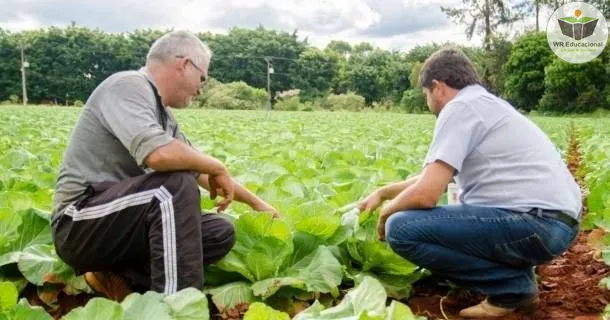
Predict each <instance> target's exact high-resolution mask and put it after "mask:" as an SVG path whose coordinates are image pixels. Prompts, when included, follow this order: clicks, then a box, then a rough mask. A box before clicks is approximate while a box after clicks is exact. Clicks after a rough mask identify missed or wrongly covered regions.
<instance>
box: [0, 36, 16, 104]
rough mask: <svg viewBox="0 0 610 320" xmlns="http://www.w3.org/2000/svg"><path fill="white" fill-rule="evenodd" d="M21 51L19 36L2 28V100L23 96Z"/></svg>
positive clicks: (0, 52)
mask: <svg viewBox="0 0 610 320" xmlns="http://www.w3.org/2000/svg"><path fill="white" fill-rule="evenodd" d="M20 67H21V52H20V49H19V43H18V39H17V36H16V35H15V34H11V33H10V32H9V31H7V30H3V29H1V28H0V102H1V101H4V100H8V99H9V97H10V96H11V95H14V96H17V95H19V96H21V72H20V69H19V68H20Z"/></svg>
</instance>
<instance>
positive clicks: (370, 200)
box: [358, 190, 383, 212]
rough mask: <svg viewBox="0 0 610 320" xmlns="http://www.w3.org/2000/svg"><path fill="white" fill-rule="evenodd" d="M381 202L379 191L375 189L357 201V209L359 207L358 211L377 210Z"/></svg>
mask: <svg viewBox="0 0 610 320" xmlns="http://www.w3.org/2000/svg"><path fill="white" fill-rule="evenodd" d="M381 202H383V198H382V197H381V192H380V191H379V190H377V191H375V192H373V193H371V194H370V195H369V196H368V197H366V198H364V200H362V201H360V202H358V209H360V212H365V211H368V212H373V211H375V210H377V208H378V207H379V205H381Z"/></svg>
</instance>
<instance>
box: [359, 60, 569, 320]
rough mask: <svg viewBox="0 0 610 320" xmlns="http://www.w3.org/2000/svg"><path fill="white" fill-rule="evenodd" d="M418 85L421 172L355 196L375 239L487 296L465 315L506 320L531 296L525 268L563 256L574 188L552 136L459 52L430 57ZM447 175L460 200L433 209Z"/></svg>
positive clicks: (533, 289) (534, 290)
mask: <svg viewBox="0 0 610 320" xmlns="http://www.w3.org/2000/svg"><path fill="white" fill-rule="evenodd" d="M419 83H420V86H421V87H422V88H423V90H424V93H425V94H426V97H427V103H428V107H429V109H430V111H432V112H433V113H434V114H435V115H436V116H437V121H436V127H435V130H434V137H433V139H432V143H431V145H430V148H429V150H428V154H427V155H426V158H425V161H424V167H423V170H422V172H421V173H420V174H419V175H417V176H415V177H413V178H411V179H409V180H407V181H403V182H398V183H395V184H391V185H388V186H385V187H382V188H380V189H378V190H377V191H375V192H374V193H372V194H371V195H369V196H368V197H367V198H366V199H364V200H363V201H362V202H361V203H360V209H361V210H375V209H376V208H377V207H379V206H380V204H381V202H382V201H384V200H390V201H389V202H387V203H386V204H385V205H384V206H383V207H382V209H381V211H380V217H379V224H378V231H379V237H380V238H381V239H383V238H384V237H385V239H387V241H388V243H389V245H390V246H391V248H392V249H393V250H394V251H396V252H397V253H398V254H399V255H401V256H402V257H404V258H405V259H407V260H410V261H411V262H413V263H415V264H418V265H420V266H422V267H425V268H427V269H429V270H431V271H432V272H433V273H435V274H437V275H440V276H442V277H445V278H447V279H449V280H452V281H453V282H455V283H456V284H458V285H462V286H465V287H468V288H472V289H474V290H476V291H480V292H482V293H484V294H487V295H488V298H487V299H486V300H484V301H483V302H481V303H480V304H478V305H476V306H473V307H470V308H467V309H464V310H462V311H461V313H460V315H461V316H464V317H468V318H479V317H486V318H487V317H505V316H507V315H508V314H509V313H513V312H515V311H516V310H517V309H520V308H525V307H529V306H531V305H532V303H533V302H535V300H536V296H537V286H536V281H535V275H534V273H533V266H535V265H537V264H541V263H545V262H548V261H549V260H551V259H553V258H554V257H556V256H558V255H560V254H561V253H563V252H564V251H565V250H566V249H567V248H568V247H569V245H570V244H571V243H572V242H573V241H574V239H575V237H576V235H577V233H578V226H579V218H580V210H581V194H580V190H579V187H578V185H577V184H576V182H575V181H574V178H573V177H572V175H571V174H570V172H569V171H568V170H567V167H566V165H565V164H564V162H563V161H562V159H561V155H560V154H559V152H558V151H557V150H556V149H555V147H554V146H553V144H552V142H551V141H550V140H549V139H548V137H547V136H546V135H545V134H544V132H542V131H541V130H540V129H539V128H538V127H537V126H536V125H535V124H534V123H533V122H531V121H530V120H529V119H527V118H526V117H524V116H522V115H521V114H520V113H519V112H517V111H516V110H515V109H514V108H513V107H512V106H511V105H510V104H508V103H507V102H506V101H504V100H502V99H500V98H498V97H496V96H494V95H492V94H490V93H489V92H488V91H486V90H485V89H484V88H483V87H482V86H481V85H480V84H479V79H478V76H477V73H476V71H475V69H474V67H473V65H472V63H471V62H470V61H469V60H468V58H467V57H466V56H464V55H463V54H462V53H461V52H459V51H457V50H454V49H443V50H440V51H438V52H436V53H435V54H433V55H432V56H431V57H430V58H429V59H428V60H427V61H426V62H425V63H424V66H423V68H422V71H421V74H420V79H419ZM454 178H455V181H456V182H457V184H458V186H459V187H460V189H461V196H460V200H461V202H462V204H459V205H448V206H436V205H437V203H438V201H439V199H440V197H441V194H442V193H443V192H444V191H445V190H446V188H447V185H448V184H449V182H451V181H452V180H453V179H454Z"/></svg>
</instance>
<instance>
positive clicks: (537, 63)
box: [503, 32, 554, 111]
mask: <svg viewBox="0 0 610 320" xmlns="http://www.w3.org/2000/svg"><path fill="white" fill-rule="evenodd" d="M553 57H554V54H553V52H552V51H551V49H550V48H549V46H548V43H547V39H546V34H545V33H543V32H530V33H528V34H525V35H523V36H522V37H520V38H519V39H517V41H515V43H514V45H513V49H512V51H511V54H510V56H509V58H508V61H507V63H506V64H505V65H504V68H503V71H504V75H505V76H504V96H505V97H506V98H507V99H508V100H509V101H511V102H512V103H513V104H514V105H515V106H516V107H517V108H519V109H522V110H525V111H530V110H532V109H534V108H535V107H536V105H537V104H538V101H539V100H540V98H541V97H542V95H543V94H544V79H545V73H544V68H545V67H546V66H547V65H549V64H550V63H551V62H552V60H553Z"/></svg>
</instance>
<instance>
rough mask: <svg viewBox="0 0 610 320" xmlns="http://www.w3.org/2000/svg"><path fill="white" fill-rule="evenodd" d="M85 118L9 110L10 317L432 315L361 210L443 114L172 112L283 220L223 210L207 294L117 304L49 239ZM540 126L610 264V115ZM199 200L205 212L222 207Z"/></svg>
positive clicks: (5, 290) (0, 203) (4, 211)
mask: <svg viewBox="0 0 610 320" xmlns="http://www.w3.org/2000/svg"><path fill="white" fill-rule="evenodd" d="M79 111H80V109H77V108H55V107H28V108H22V107H2V108H0V278H1V279H0V319H32V320H33V319H53V318H60V317H63V318H64V319H71V320H76V319H87V320H89V319H146V320H152V319H241V318H244V319H299V320H313V319H420V318H422V319H423V318H425V317H426V316H429V314H428V315H426V313H425V312H420V311H421V310H415V309H414V308H410V307H409V298H410V297H411V296H412V295H413V294H414V291H415V290H414V284H416V283H417V282H418V281H419V280H422V279H424V278H426V277H427V276H428V272H427V271H426V270H422V269H420V268H418V267H417V266H415V265H413V264H411V263H409V262H408V261H405V260H404V259H402V258H400V257H399V256H398V255H396V254H395V253H393V252H392V251H391V250H390V249H389V247H388V246H387V244H386V243H385V242H379V241H377V240H376V233H375V232H376V231H375V225H376V216H375V215H369V214H366V215H364V214H363V215H360V216H358V215H356V210H354V203H355V202H356V201H357V200H358V199H360V198H361V197H363V196H364V195H366V194H368V193H369V192H370V191H372V190H374V189H375V188H377V187H379V186H381V185H384V184H386V183H389V182H395V181H398V180H401V179H405V178H407V177H409V176H410V175H413V174H415V173H417V172H418V171H419V169H420V168H421V163H422V160H423V158H424V156H425V153H426V151H427V147H428V144H429V143H430V141H431V138H432V132H433V129H434V120H435V119H434V117H433V116H431V115H407V114H391V113H343V112H336V113H332V112H302V113H296V112H295V113H292V112H270V113H268V112H258V111H247V112H244V111H239V112H238V111H215V110H214V111H213V110H201V109H199V110H180V111H175V114H176V117H177V118H178V121H179V123H180V124H181V126H182V130H183V131H184V132H185V133H186V134H187V136H188V137H189V139H190V140H191V142H193V144H194V145H195V146H196V147H197V148H198V149H200V150H201V151H204V152H206V153H209V154H211V155H213V156H215V157H217V158H219V159H221V160H223V161H224V162H225V163H226V164H227V166H228V167H229V169H230V170H231V172H232V174H233V176H234V177H235V178H236V179H237V180H239V181H240V182H241V183H243V184H245V186H246V187H247V188H248V189H249V190H251V191H252V192H254V193H256V194H257V195H259V196H260V197H262V198H263V199H265V200H266V201H267V202H269V203H270V204H272V205H273V206H275V207H276V208H277V209H278V210H279V211H280V213H281V216H282V217H281V218H280V219H272V217H271V216H270V215H268V214H265V213H256V212H252V211H250V210H249V208H248V207H247V206H245V205H243V204H239V203H236V202H234V203H233V204H232V205H231V207H230V209H229V210H228V211H227V212H225V213H224V214H225V215H227V216H229V217H230V218H231V219H232V220H233V221H234V223H235V226H236V233H237V242H236V245H235V247H234V248H233V250H232V251H231V252H230V253H229V254H228V255H227V256H226V257H225V258H223V259H222V260H221V261H219V262H218V263H216V264H214V265H211V266H208V267H207V268H206V286H205V288H204V291H203V292H202V291H199V290H195V289H187V290H183V291H180V292H178V293H176V294H173V295H170V296H164V295H162V294H158V293H154V292H147V293H134V294H132V295H130V296H129V297H127V299H126V300H124V301H123V302H122V303H117V302H113V301H110V300H105V299H103V298H97V297H93V295H92V292H91V290H90V289H89V288H88V286H87V284H86V283H85V282H84V279H83V278H82V277H76V276H75V274H74V272H73V271H72V270H71V269H70V268H69V267H68V266H67V265H65V264H64V263H63V262H62V261H61V260H60V259H58V257H57V255H56V253H55V252H54V248H53V244H52V240H51V235H50V229H49V213H50V211H51V200H52V195H53V191H54V185H55V179H56V176H57V170H58V168H59V165H60V162H61V158H62V154H63V151H64V149H65V147H66V144H67V142H68V138H69V136H70V132H71V129H72V127H73V125H74V124H75V122H76V119H77V118H78V114H79ZM533 120H534V121H535V122H536V123H538V124H539V125H540V126H541V127H542V128H543V130H545V131H546V132H547V133H548V134H549V136H550V137H551V139H552V140H553V142H554V143H555V144H556V146H557V147H558V148H559V149H560V150H561V152H562V154H563V155H564V157H565V158H566V161H568V158H569V150H570V148H571V147H572V148H576V150H577V151H572V152H577V153H578V162H579V165H578V167H577V168H576V170H577V175H578V176H579V179H581V180H582V181H581V182H582V185H583V188H584V190H585V194H586V195H587V206H588V213H587V216H586V218H585V223H584V224H583V228H585V229H587V230H591V229H596V230H601V232H602V234H603V235H602V237H601V240H599V241H600V242H601V243H603V244H604V246H602V247H601V248H598V250H599V253H600V254H601V257H600V258H599V259H600V261H601V260H602V259H606V261H607V262H608V263H610V254H607V253H610V249H608V250H607V249H606V248H607V247H610V246H608V245H610V241H608V240H610V239H606V238H610V237H606V236H605V232H608V231H610V119H591V118H562V117H559V118H544V117H535V118H533ZM570 140H576V141H577V143H576V145H574V144H570ZM202 191H203V189H202ZM202 195H203V196H202V199H201V203H202V208H203V210H207V211H211V210H213V207H214V204H213V202H212V201H211V200H210V199H209V198H208V197H207V195H206V194H205V193H202ZM606 246H607V247H606ZM605 283H606V282H605V281H602V282H601V284H602V285H603V284H605ZM594 285H597V284H594ZM604 290H605V289H604ZM441 302H442V301H441ZM609 302H610V301H609ZM430 318H434V317H430Z"/></svg>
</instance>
